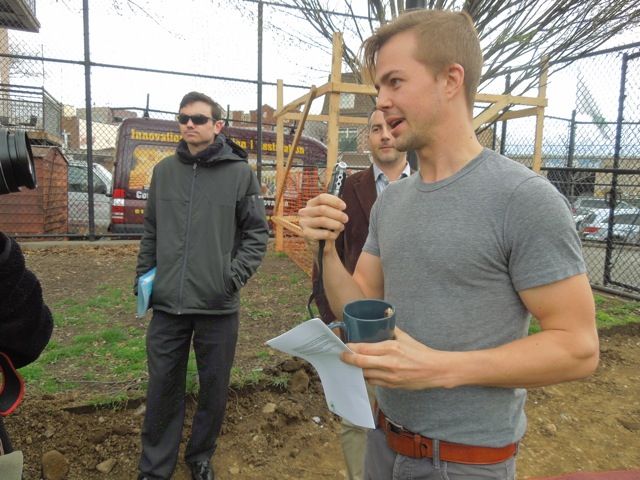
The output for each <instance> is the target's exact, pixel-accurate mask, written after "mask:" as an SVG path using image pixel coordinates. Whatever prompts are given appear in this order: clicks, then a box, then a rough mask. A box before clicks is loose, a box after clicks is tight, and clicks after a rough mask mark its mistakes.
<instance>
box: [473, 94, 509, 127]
mask: <svg viewBox="0 0 640 480" xmlns="http://www.w3.org/2000/svg"><path fill="white" fill-rule="evenodd" d="M508 103H509V102H507V99H506V97H505V98H504V99H501V100H499V101H497V102H496V103H494V104H493V105H491V106H490V107H489V108H487V109H486V110H485V111H484V112H482V113H481V114H480V115H478V116H477V117H475V118H474V119H473V128H474V129H476V128H478V127H480V126H481V125H484V124H485V123H491V122H492V121H493V119H494V118H496V117H497V116H498V115H500V112H501V111H502V109H503V108H504V107H506V106H507V104H508Z"/></svg>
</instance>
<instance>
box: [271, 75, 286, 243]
mask: <svg viewBox="0 0 640 480" xmlns="http://www.w3.org/2000/svg"><path fill="white" fill-rule="evenodd" d="M283 86H284V83H283V81H282V80H278V96H277V97H278V98H277V100H276V101H277V104H276V106H277V108H278V110H280V109H282V104H283V100H284V99H283V95H284V89H283ZM283 174H284V118H283V117H278V118H277V119H276V195H280V190H284V188H285V182H284V175H283ZM283 212H284V208H283V205H278V208H275V205H274V208H273V214H272V215H271V217H272V218H274V217H277V216H278V215H282V214H283ZM275 240H276V245H275V249H276V252H282V251H284V231H283V229H282V225H278V224H276V232H275Z"/></svg>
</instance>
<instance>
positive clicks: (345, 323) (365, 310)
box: [328, 300, 396, 343]
mask: <svg viewBox="0 0 640 480" xmlns="http://www.w3.org/2000/svg"><path fill="white" fill-rule="evenodd" d="M328 326H329V328H339V329H340V330H342V332H343V334H344V338H345V339H346V341H347V342H353V343H360V342H366V343H375V342H382V341H384V340H390V339H392V338H393V329H394V328H395V326H396V312H395V309H394V308H393V305H391V304H390V303H389V302H385V301H384V300H356V301H355V302H351V303H347V304H346V305H345V306H344V309H343V311H342V322H332V323H330V324H329V325H328Z"/></svg>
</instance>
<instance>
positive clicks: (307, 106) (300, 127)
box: [275, 85, 316, 211]
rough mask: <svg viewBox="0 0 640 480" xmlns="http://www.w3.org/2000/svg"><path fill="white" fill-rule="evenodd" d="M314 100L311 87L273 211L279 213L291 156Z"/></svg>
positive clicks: (314, 93)
mask: <svg viewBox="0 0 640 480" xmlns="http://www.w3.org/2000/svg"><path fill="white" fill-rule="evenodd" d="M315 98H316V87H315V85H311V89H310V90H309V95H308V97H307V103H305V104H304V110H303V111H302V119H301V120H300V124H299V125H298V128H296V134H295V135H294V136H293V143H292V144H291V148H290V150H289V157H288V158H287V166H286V168H285V169H284V175H283V176H282V178H283V180H284V182H283V185H282V188H280V189H278V196H277V197H276V205H275V210H276V211H280V210H281V209H280V208H279V207H280V203H281V202H282V195H283V194H284V190H285V187H286V184H287V176H288V175H289V171H290V170H291V165H293V155H294V153H295V151H296V148H298V143H299V142H300V136H301V135H302V130H304V122H306V121H307V115H309V109H310V108H311V104H312V103H313V100H314V99H315Z"/></svg>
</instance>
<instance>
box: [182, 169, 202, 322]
mask: <svg viewBox="0 0 640 480" xmlns="http://www.w3.org/2000/svg"><path fill="white" fill-rule="evenodd" d="M197 168H198V164H197V163H194V164H193V176H192V177H191V191H190V192H189V209H188V210H187V231H186V234H185V239H184V254H183V256H182V271H181V272H180V290H179V294H178V315H182V295H183V293H184V276H185V273H186V271H187V254H188V252H189V234H190V233H191V207H192V206H193V190H194V188H195V184H196V174H197Z"/></svg>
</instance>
